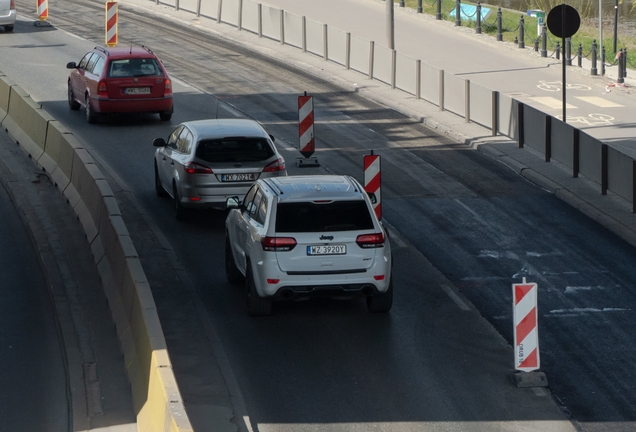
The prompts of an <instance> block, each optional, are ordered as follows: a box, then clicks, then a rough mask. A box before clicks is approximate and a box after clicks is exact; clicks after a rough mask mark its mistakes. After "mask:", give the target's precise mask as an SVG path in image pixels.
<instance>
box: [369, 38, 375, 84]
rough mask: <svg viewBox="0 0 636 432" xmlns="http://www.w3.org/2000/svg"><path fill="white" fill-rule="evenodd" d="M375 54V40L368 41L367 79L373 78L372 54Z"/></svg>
mask: <svg viewBox="0 0 636 432" xmlns="http://www.w3.org/2000/svg"><path fill="white" fill-rule="evenodd" d="M374 54H375V42H374V41H371V42H369V79H373V55H374Z"/></svg>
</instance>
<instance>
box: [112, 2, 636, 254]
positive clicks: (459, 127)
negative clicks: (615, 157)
mask: <svg viewBox="0 0 636 432" xmlns="http://www.w3.org/2000/svg"><path fill="white" fill-rule="evenodd" d="M285 1H287V0H270V3H273V4H274V5H276V4H277V3H284V2H285ZM339 1H343V2H345V1H347V0H339ZM349 1H351V2H357V4H361V5H365V4H369V3H378V2H379V1H380V0H374V1H372V2H370V1H365V0H349ZM376 6H377V5H376ZM120 7H124V8H131V9H133V10H138V11H139V12H141V11H148V12H152V13H156V14H160V15H162V16H164V17H166V18H169V19H171V20H174V21H177V22H179V23H181V24H183V25H188V26H191V27H195V28H198V29H200V30H201V31H204V32H210V33H213V34H215V35H217V36H220V37H223V38H225V39H228V40H232V41H234V42H236V43H238V44H241V45H244V46H245V47H246V48H249V49H256V50H258V52H259V53H260V54H263V55H266V56H269V57H270V58H272V59H274V60H276V61H285V62H286V63H289V64H292V65H293V66H295V67H297V68H298V69H300V70H304V71H306V72H309V73H311V74H313V75H315V76H316V77H319V78H320V79H325V80H329V81H331V82H333V83H336V84H338V85H340V86H341V87H343V88H344V89H350V90H353V91H356V92H358V93H360V94H362V95H363V96H364V97H366V98H368V99H370V100H373V101H375V102H377V103H381V104H384V105H386V106H389V107H391V108H393V109H395V110H396V111H398V112H401V113H403V114H405V115H407V116H409V117H411V118H413V119H416V120H418V121H421V122H422V123H424V124H425V125H426V126H428V127H430V128H431V129H434V130H435V131H436V132H438V133H440V134H442V135H448V136H450V137H452V138H454V139H456V140H457V141H459V142H463V143H470V144H471V145H472V146H473V147H474V148H475V149H477V150H479V151H482V152H483V153H484V154H486V155H488V156H489V157H492V158H494V159H496V160H498V161H499V162H501V163H503V164H505V165H506V166H508V167H510V168H511V169H513V170H514V171H516V172H517V173H519V174H520V175H521V176H523V177H524V178H526V179H528V180H529V181H531V182H532V183H535V184H537V185H538V186H540V187H542V188H544V189H546V190H548V191H549V192H550V193H553V194H555V195H556V196H557V197H559V198H560V199H562V200H563V201H565V202H567V203H568V204H570V205H571V206H573V207H575V208H577V209H579V210H580V211H581V212H582V213H584V214H586V215H587V216H589V217H590V218H592V219H593V220H595V221H597V222H598V223H600V224H601V225H602V226H604V227H606V228H608V229H609V230H611V231H612V232H614V233H615V234H617V235H618V236H619V237H621V238H623V239H624V240H625V241H627V242H628V243H630V244H632V245H634V246H636V215H635V214H634V213H632V205H631V203H630V202H628V201H627V200H625V199H622V198H620V197H618V196H615V195H613V194H611V193H609V192H608V195H605V196H603V195H601V186H600V185H599V184H597V183H594V182H592V181H590V180H587V179H585V178H584V177H582V176H581V177H579V178H576V179H575V178H572V176H571V173H570V171H569V170H568V169H566V168H565V167H564V166H561V165H560V164H559V163H556V162H550V163H546V162H545V161H544V157H543V155H540V154H538V152H536V151H534V150H532V149H530V148H527V147H526V148H524V149H519V147H518V144H517V143H516V142H515V141H513V140H511V139H510V138H508V137H505V136H496V137H493V136H492V134H491V131H490V129H486V128H484V127H481V126H479V125H477V124H475V123H466V122H465V120H464V119H463V118H462V117H459V116H457V115H454V114H451V113H449V112H447V111H439V108H438V107H437V106H435V105H433V104H430V103H428V102H425V101H424V100H416V99H415V97H414V96H412V95H410V94H407V93H405V92H402V91H400V90H391V88H390V86H388V85H386V84H383V83H380V82H378V81H374V80H369V79H368V78H367V77H366V76H364V75H362V74H360V73H358V72H354V71H352V70H346V69H345V68H344V67H343V66H341V65H339V64H336V63H333V62H326V61H324V60H323V59H322V58H321V57H318V56H316V55H313V54H310V53H302V51H301V50H299V49H297V48H294V47H291V46H289V45H281V44H280V42H277V41H273V40H270V39H267V38H264V37H263V38H259V37H258V35H255V34H253V33H250V32H247V31H238V30H237V29H236V28H235V27H232V26H230V25H227V24H223V23H221V24H219V23H217V22H216V21H215V20H212V19H209V18H205V17H196V15H194V14H192V13H190V12H186V11H182V10H181V11H175V10H174V8H172V7H169V6H165V5H156V4H155V3H153V2H151V1H149V0H123V1H120ZM395 12H396V14H395V15H396V20H398V19H399V16H400V15H402V13H405V14H407V15H417V19H420V20H422V21H421V22H422V23H427V24H430V22H431V21H432V22H433V23H434V24H435V25H441V26H445V28H446V30H445V31H446V32H450V33H452V32H457V31H460V32H466V31H471V32H474V29H469V28H466V27H461V28H456V27H454V25H453V23H450V22H445V21H444V22H440V21H436V20H435V18H434V17H431V16H422V14H416V12H415V11H414V10H404V9H401V8H397V7H396V11H395ZM376 33H377V32H376ZM480 40H481V42H483V43H486V44H489V45H496V47H497V48H498V50H499V51H498V52H499V55H500V57H501V58H504V59H505V56H506V55H513V56H524V57H525V58H526V60H527V61H530V62H532V63H533V64H535V65H541V66H544V65H545V64H546V62H551V63H554V62H555V61H556V60H555V59H549V58H548V59H546V58H542V57H541V56H540V54H539V53H536V52H534V51H533V50H531V49H526V50H520V49H518V48H517V46H516V45H514V44H511V43H505V42H497V41H496V39H495V38H490V40H488V39H486V40H485V39H483V38H481V39H480ZM520 51H521V52H520ZM499 61H501V59H500V60H499ZM572 70H575V71H577V72H578V73H580V74H582V75H584V76H585V75H587V74H588V73H589V64H585V62H584V64H583V67H582V68H578V67H576V68H573V67H568V71H572ZM616 71H617V68H613V69H612V68H610V69H608V70H607V73H606V76H605V77H592V78H590V79H593V80H598V79H602V80H604V82H606V83H607V84H610V83H612V82H615V79H616V76H615V73H616ZM558 74H560V67H559V70H558ZM558 74H557V75H558ZM558 76H559V77H560V75H558ZM177 78H178V77H177ZM625 82H626V83H627V85H628V86H634V87H636V79H632V78H626V79H625ZM630 97H631V98H633V99H634V106H635V107H636V95H630ZM316 121H317V122H319V121H320V119H316Z"/></svg>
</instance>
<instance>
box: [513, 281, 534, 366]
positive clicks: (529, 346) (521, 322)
mask: <svg viewBox="0 0 636 432" xmlns="http://www.w3.org/2000/svg"><path fill="white" fill-rule="evenodd" d="M537 291H538V287H537V284H536V283H526V281H525V278H524V279H523V282H522V283H520V284H513V285H512V296H513V319H514V327H515V328H514V343H515V363H514V364H515V369H516V370H519V371H522V372H531V371H534V370H537V369H539V366H540V362H539V331H538V328H537V318H538V312H537V298H538V296H537Z"/></svg>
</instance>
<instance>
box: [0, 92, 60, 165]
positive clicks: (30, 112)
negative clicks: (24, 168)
mask: <svg viewBox="0 0 636 432" xmlns="http://www.w3.org/2000/svg"><path fill="white" fill-rule="evenodd" d="M51 120H55V119H54V118H53V117H51V115H50V114H49V113H47V112H46V111H45V110H43V109H42V106H41V105H40V104H39V103H37V102H35V101H34V100H33V99H31V97H30V96H29V95H28V94H27V93H26V92H25V91H24V90H23V89H22V88H21V87H20V86H17V85H13V86H11V91H10V94H9V108H8V110H7V115H6V117H5V118H4V119H3V120H2V126H3V127H4V128H5V129H6V130H7V131H8V132H9V135H10V136H11V137H12V138H13V139H15V140H16V141H17V142H19V143H20V146H21V147H22V148H23V149H24V150H25V151H26V152H27V153H28V154H29V156H31V157H32V158H33V159H35V160H38V159H39V158H40V156H42V153H43V152H44V143H45V141H46V128H47V125H48V122H49V121H51Z"/></svg>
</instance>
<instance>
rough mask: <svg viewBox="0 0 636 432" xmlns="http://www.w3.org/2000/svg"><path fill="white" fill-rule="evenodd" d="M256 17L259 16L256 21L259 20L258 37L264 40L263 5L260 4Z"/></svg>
mask: <svg viewBox="0 0 636 432" xmlns="http://www.w3.org/2000/svg"><path fill="white" fill-rule="evenodd" d="M256 15H257V17H256V19H257V20H258V37H259V38H262V37H263V5H262V4H260V3H259V4H258V9H257V14H256ZM303 18H304V17H303Z"/></svg>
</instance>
